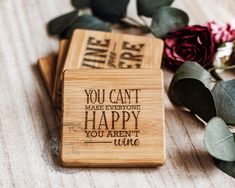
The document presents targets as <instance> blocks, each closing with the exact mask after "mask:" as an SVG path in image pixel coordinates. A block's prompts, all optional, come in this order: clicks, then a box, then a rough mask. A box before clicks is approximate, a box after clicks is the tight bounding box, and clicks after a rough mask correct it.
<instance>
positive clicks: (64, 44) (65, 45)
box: [53, 40, 69, 106]
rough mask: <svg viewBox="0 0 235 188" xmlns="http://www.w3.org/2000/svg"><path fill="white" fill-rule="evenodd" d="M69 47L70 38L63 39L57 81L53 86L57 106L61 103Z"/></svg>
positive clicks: (54, 100) (57, 68) (54, 101)
mask: <svg viewBox="0 0 235 188" xmlns="http://www.w3.org/2000/svg"><path fill="white" fill-rule="evenodd" d="M68 48H69V40H61V41H60V47H59V51H58V60H57V66H56V74H55V82H54V87H53V103H54V105H55V106H60V105H61V80H62V77H63V69H64V62H65V58H66V56H67V52H68Z"/></svg>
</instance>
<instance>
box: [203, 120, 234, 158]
mask: <svg viewBox="0 0 235 188" xmlns="http://www.w3.org/2000/svg"><path fill="white" fill-rule="evenodd" d="M205 146H206V148H207V150H208V152H209V154H210V155H212V156H213V157H214V158H216V159H220V160H223V161H228V162H233V161H235V142H234V136H233V134H232V133H231V132H230V130H229V128H228V127H227V125H226V123H225V122H224V121H223V120H222V119H221V118H219V117H214V118H212V119H211V120H210V121H209V122H208V125H207V126H206V131H205Z"/></svg>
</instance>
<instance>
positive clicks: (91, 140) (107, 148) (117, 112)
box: [61, 68, 165, 167]
mask: <svg viewBox="0 0 235 188" xmlns="http://www.w3.org/2000/svg"><path fill="white" fill-rule="evenodd" d="M62 89H63V92H62V97H63V103H62V123H63V126H62V134H61V138H62V150H61V163H62V165H63V166H68V167H137V166H142V167H145V166H156V165H161V164H163V163H164V161H165V136H164V134H165V133H164V132H165V131H164V129H165V128H164V127H165V126H164V121H165V120H164V107H163V81H162V72H161V71H160V69H159V68H158V69H137V70H133V69H100V70H93V69H90V70H89V69H86V70H85V69H80V70H79V69H77V70H67V71H65V73H64V81H63V88H62Z"/></svg>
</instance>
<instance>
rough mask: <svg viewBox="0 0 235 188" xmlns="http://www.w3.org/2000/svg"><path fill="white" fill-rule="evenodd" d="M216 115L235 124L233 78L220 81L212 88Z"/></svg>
mask: <svg viewBox="0 0 235 188" xmlns="http://www.w3.org/2000/svg"><path fill="white" fill-rule="evenodd" d="M212 95H213V98H214V101H215V107H216V111H217V116H219V117H221V118H222V119H223V120H224V121H225V122H226V123H227V124H235V80H229V81H220V82H218V83H217V84H216V85H215V86H214V88H213V89H212Z"/></svg>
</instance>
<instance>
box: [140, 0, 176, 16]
mask: <svg viewBox="0 0 235 188" xmlns="http://www.w3.org/2000/svg"><path fill="white" fill-rule="evenodd" d="M173 1H174V0H160V1H159V0H137V9H138V14H139V15H140V16H142V15H143V16H147V17H152V16H153V14H154V12H155V11H156V10H157V9H159V8H161V7H164V6H170V5H171V4H172V3H173Z"/></svg>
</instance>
